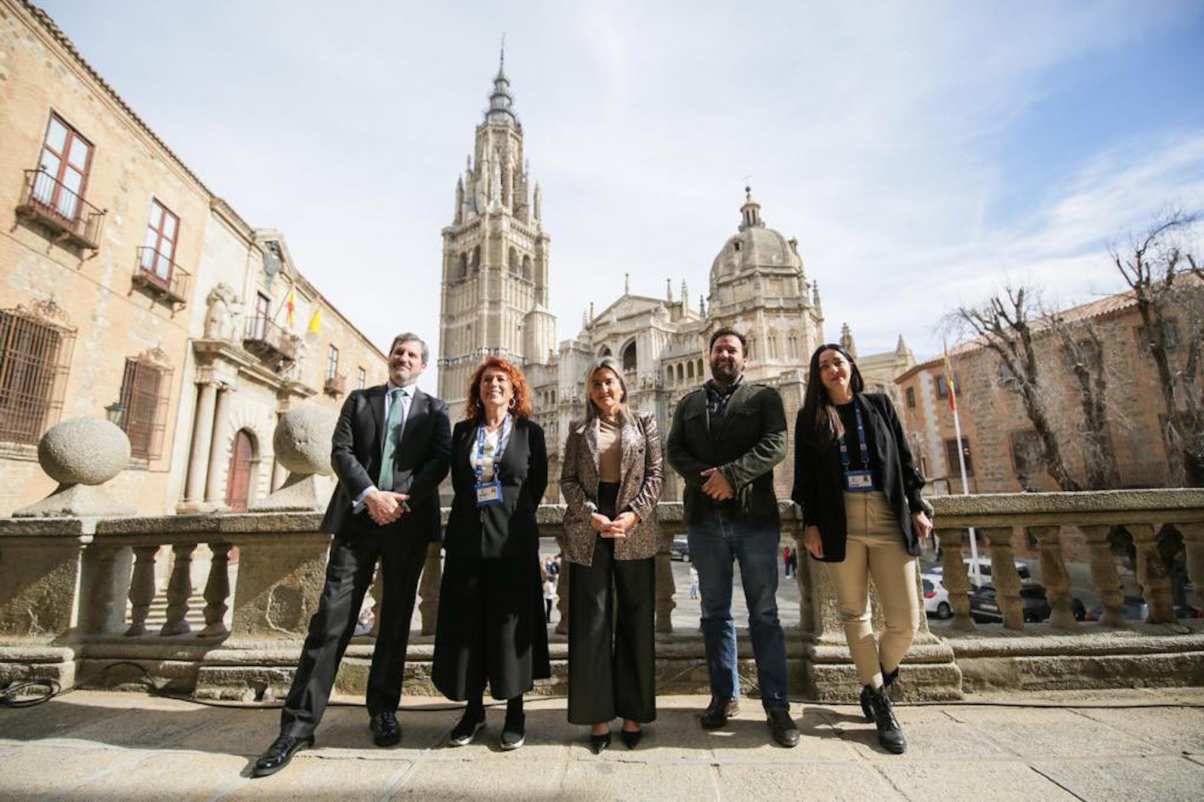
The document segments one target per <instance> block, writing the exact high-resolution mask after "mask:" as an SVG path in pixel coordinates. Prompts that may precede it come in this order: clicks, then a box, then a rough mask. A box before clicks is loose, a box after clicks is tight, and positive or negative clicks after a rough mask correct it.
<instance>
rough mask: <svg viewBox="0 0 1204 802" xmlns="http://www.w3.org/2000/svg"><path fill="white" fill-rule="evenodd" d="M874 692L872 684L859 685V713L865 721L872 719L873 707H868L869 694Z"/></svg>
mask: <svg viewBox="0 0 1204 802" xmlns="http://www.w3.org/2000/svg"><path fill="white" fill-rule="evenodd" d="M873 692H874V687H873V686H872V685H862V686H861V714H862V715H863V716H865V720H866V721H873V720H874V709H873V708H872V707H870V694H871V693H873Z"/></svg>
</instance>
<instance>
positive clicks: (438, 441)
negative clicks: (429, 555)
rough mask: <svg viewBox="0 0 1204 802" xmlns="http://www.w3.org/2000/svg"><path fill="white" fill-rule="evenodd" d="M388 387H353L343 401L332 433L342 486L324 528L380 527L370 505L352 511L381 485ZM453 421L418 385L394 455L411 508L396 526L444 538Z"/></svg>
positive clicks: (396, 484) (398, 487)
mask: <svg viewBox="0 0 1204 802" xmlns="http://www.w3.org/2000/svg"><path fill="white" fill-rule="evenodd" d="M385 389H386V385H383V384H378V385H376V386H375V387H368V388H367V389H364V390H352V391H351V392H350V393H348V395H347V400H346V401H344V402H343V409H342V411H341V412H340V413H339V420H338V423H337V424H336V425H335V429H334V437H332V438H331V452H330V464H331V467H332V468H334V473H335V476H337V477H338V479H339V486H338V488H336V489H335V491H334V494H333V495H332V496H331V498H330V505H329V506H328V507H327V508H326V515H325V517H324V518H323V519H322V531H323V532H329V533H331V534H334V535H337V534H348V533H351V532H353V531H357V530H361V529H362V528H364V527H373V526H376V524H374V523H373V522H372V519H371V518H370V517H369V516H368V511H367V510H360V511H359V512H358V513H354V514H353V513H352V511H351V504H352V502H353V501H354V500H355V499H356V498H358V497H359V494H360V493H362V492H364V490H366V489H367V488H369V487H372V486H373V485H375V484H376V478H377V474H379V473H380V458H381V450H382V446H383V445H384V429H385ZM450 448H451V425H450V423H449V421H448V418H447V406H446V405H445V404H444V403H443V402H442V401H440V400H439V399H438V398H435V397H434V396H432V395H427V394H426V393H424V392H422V391H421V390H418V389H415V391H414V398H413V399H412V400H411V401H410V409H409V412H408V413H407V415H406V421H405V428H404V429H403V430H402V432H401V444H400V447H399V448H398V449H397V451H396V452H395V454H394V463H395V468H394V474H393V489H394V490H395V491H396V492H398V493H406V494H408V495H409V497H410V500H409V507H410V511H409V512H408V513H406V514H405V515H403V516H401V520H399V521H398V522H397V524H396V525H399V526H400V527H401V530H402V532H413V533H414V534H415V535H416V536H419V537H423V538H426V539H428V540H438V539H439V531H440V530H439V483H440V482H442V481H443V478H444V477H445V476H447V460H448V451H449V450H450Z"/></svg>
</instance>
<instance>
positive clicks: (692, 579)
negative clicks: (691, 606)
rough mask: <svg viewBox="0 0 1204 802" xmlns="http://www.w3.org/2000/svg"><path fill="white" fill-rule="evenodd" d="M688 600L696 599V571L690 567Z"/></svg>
mask: <svg viewBox="0 0 1204 802" xmlns="http://www.w3.org/2000/svg"><path fill="white" fill-rule="evenodd" d="M690 598H691V599H697V598H698V569H697V568H695V567H694V566H692V565H691V566H690Z"/></svg>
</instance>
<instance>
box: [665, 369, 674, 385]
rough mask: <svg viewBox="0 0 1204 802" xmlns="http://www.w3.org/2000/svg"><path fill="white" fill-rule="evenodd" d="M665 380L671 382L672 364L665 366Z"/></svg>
mask: <svg viewBox="0 0 1204 802" xmlns="http://www.w3.org/2000/svg"><path fill="white" fill-rule="evenodd" d="M665 381H666V382H668V383H669V384H672V383H673V366H672V365H668V366H666V367H665Z"/></svg>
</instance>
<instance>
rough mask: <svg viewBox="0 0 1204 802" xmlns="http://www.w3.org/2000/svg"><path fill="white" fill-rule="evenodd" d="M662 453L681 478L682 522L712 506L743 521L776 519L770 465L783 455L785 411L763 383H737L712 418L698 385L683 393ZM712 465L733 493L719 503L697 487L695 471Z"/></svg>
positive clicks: (698, 472) (709, 510) (696, 520)
mask: <svg viewBox="0 0 1204 802" xmlns="http://www.w3.org/2000/svg"><path fill="white" fill-rule="evenodd" d="M666 456H667V457H668V460H669V464H670V465H672V466H673V469H674V470H675V471H677V472H678V473H679V474H681V477H682V481H683V482H684V483H685V492H684V493H683V494H682V501H683V503H684V505H685V508H686V510H685V511H686V521H687V522H688V523H692V524H696V523H701V522H702V521H703V519H704V518H705V517H706V515H707V514H708V513H713V512H715V511H718V510H723V511H724V512H726V513H728V514H729V515H733V516H736V517H738V518H742V519H744V520H746V521H752V522H758V523H772V524H775V525H776V524H777V523H778V499H777V496H776V495H775V494H774V490H773V468H774V466H775V465H777V464H778V463H779V462H781V461H782V460H784V459H785V458H786V411H785V410H784V409H783V407H782V397H781V396H780V395H778V391H777V390H775V389H774V388H772V387H770V386H769V385H766V384H756V383H754V382H750V381H747V380H746V381H744V382H743V383H741V385H740V386H739V387H737V388H736V390H735V391H734V392H733V393H732V397H731V398H730V399H728V402H727V408H726V409H725V410H724V413H723V415H722V417H720V418H719V419H718V420H711V419H710V415H709V414H708V412H707V395H706V390H705V389H704V388H699V389H697V390H694V391H693V392H691V393H689V394H688V395H686V396H685V397H684V398H683V399H682V400H681V402H680V403H678V405H677V409H676V410H675V411H674V413H673V426H672V428H671V429H670V430H669V440H668V443H667V444H666ZM714 467H717V468H719V470H720V471H721V472H722V473H723V475H724V477H725V478H726V479H727V481H728V484H730V485H731V486H732V490H733V491H735V494H736V495H735V498H732V499H729V500H728V501H722V502H719V501H714V500H712V499H711V498H710V497H709V496H707V495H706V494H705V493H703V492H702V485H703V482H704V481H705V480H704V479H703V478H702V476H701V472H702V471H704V470H705V469H707V468H714Z"/></svg>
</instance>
